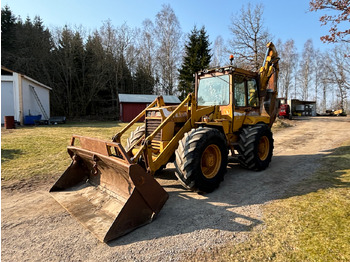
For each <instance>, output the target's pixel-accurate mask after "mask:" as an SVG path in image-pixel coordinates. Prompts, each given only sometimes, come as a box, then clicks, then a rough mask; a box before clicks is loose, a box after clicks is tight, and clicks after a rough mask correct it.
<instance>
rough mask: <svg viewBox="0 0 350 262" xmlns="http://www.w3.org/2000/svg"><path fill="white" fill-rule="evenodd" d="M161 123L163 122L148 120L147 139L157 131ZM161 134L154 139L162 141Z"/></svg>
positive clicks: (160, 120)
mask: <svg viewBox="0 0 350 262" xmlns="http://www.w3.org/2000/svg"><path fill="white" fill-rule="evenodd" d="M161 122H162V119H155V118H147V119H146V137H148V136H149V135H150V134H152V133H153V131H154V130H156V128H157V127H158V126H159V125H160V123H161ZM161 133H162V131H159V132H158V134H157V135H156V136H155V137H154V140H158V141H161Z"/></svg>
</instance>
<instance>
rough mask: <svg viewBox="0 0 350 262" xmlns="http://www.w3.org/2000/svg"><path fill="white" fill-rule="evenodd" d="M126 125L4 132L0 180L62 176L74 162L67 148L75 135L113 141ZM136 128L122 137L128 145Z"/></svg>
mask: <svg viewBox="0 0 350 262" xmlns="http://www.w3.org/2000/svg"><path fill="white" fill-rule="evenodd" d="M125 125H126V124H124V123H116V122H89V123H69V124H63V125H50V126H34V127H19V128H17V129H11V130H6V129H4V128H2V129H1V179H2V180H14V179H18V180H21V179H28V178H32V177H43V178H44V177H46V176H52V175H55V174H62V173H63V171H64V170H65V169H66V168H67V167H68V165H69V164H70V162H71V160H70V157H69V155H68V153H67V150H66V147H67V145H69V142H70V139H71V136H72V135H73V134H76V135H83V136H89V137H96V138H100V139H105V140H108V141H111V138H112V136H113V135H114V134H115V133H117V132H118V130H121V129H122V128H123V127H124V126H125ZM139 125H141V124H139V123H138V124H135V125H134V126H133V127H132V129H130V130H128V132H127V133H126V134H125V135H123V137H122V143H125V141H126V139H127V138H128V136H129V134H130V132H131V131H132V130H133V129H134V128H136V127H137V126H139Z"/></svg>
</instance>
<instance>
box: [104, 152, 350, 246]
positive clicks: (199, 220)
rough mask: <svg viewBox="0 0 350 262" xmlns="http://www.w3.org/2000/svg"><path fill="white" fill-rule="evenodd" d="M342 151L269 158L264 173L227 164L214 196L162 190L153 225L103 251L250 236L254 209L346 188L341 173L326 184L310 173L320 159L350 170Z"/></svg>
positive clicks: (257, 219)
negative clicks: (210, 235)
mask: <svg viewBox="0 0 350 262" xmlns="http://www.w3.org/2000/svg"><path fill="white" fill-rule="evenodd" d="M344 150H347V152H350V147H341V148H337V149H332V150H329V151H328V152H324V153H325V154H317V155H293V156H275V157H273V160H272V162H271V164H270V167H269V168H268V169H266V170H264V171H261V172H255V171H249V170H246V169H243V168H241V167H240V166H239V165H238V164H235V163H230V164H229V166H228V172H227V174H226V176H225V181H223V182H222V183H221V185H220V187H219V188H218V189H217V190H216V191H214V192H213V193H210V194H206V195H198V194H196V193H193V192H190V191H187V190H185V189H183V188H182V187H181V186H180V184H176V185H170V186H166V185H165V186H164V188H165V189H166V190H167V191H168V192H169V195H170V198H169V200H168V202H167V203H166V204H165V206H164V208H163V209H162V211H161V212H160V214H159V216H158V217H157V219H156V220H155V221H154V222H152V223H151V224H148V225H146V226H144V227H141V228H139V229H137V230H135V231H133V232H131V233H129V234H127V235H125V236H123V237H121V238H119V239H117V240H115V241H112V242H110V243H109V246H111V247H113V246H120V245H127V244H130V243H135V242H140V241H152V239H157V238H162V237H167V236H176V235H181V234H187V233H192V232H195V231H201V230H205V229H212V230H213V232H220V230H223V231H229V232H232V235H233V237H234V234H235V232H243V231H250V230H251V229H252V228H253V227H255V226H257V225H259V224H262V223H263V221H262V220H261V215H262V214H261V209H260V207H259V206H258V205H261V204H264V203H267V202H269V201H272V200H277V199H283V198H288V197H292V196H297V195H304V194H308V193H310V192H314V191H317V190H319V189H324V188H329V187H339V186H342V187H350V183H349V182H342V181H341V179H340V177H341V176H342V174H344V172H342V171H339V172H333V173H331V174H328V176H327V177H328V178H327V180H324V179H323V180H322V179H321V180H320V179H319V178H317V177H316V178H315V172H316V171H317V169H318V168H319V167H320V164H321V163H322V161H323V159H325V158H326V157H327V158H332V161H334V163H337V164H338V163H342V165H341V168H342V170H345V169H350V161H349V159H343V156H342V154H341V153H339V152H343V151H344ZM327 161H328V160H327ZM327 163H328V162H327ZM322 170H323V168H322ZM318 174H319V172H317V173H316V175H317V176H318ZM160 177H161V178H162V179H164V178H165V177H168V179H171V180H175V179H176V177H175V175H174V169H166V170H165V171H163V174H162V175H160ZM174 184H175V183H174ZM218 234H219V233H218ZM218 237H220V235H218ZM193 241H196V240H195V239H193ZM151 246H152V242H150V248H152V247H151Z"/></svg>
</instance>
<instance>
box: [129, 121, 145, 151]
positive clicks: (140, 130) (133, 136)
mask: <svg viewBox="0 0 350 262" xmlns="http://www.w3.org/2000/svg"><path fill="white" fill-rule="evenodd" d="M145 132H146V126H145V125H142V126H138V127H137V128H136V129H135V130H134V131H132V132H131V133H130V136H129V137H128V139H127V141H126V147H125V151H128V150H129V149H130V148H131V147H132V146H133V145H134V143H136V142H137V141H138V140H139V139H140V138H141V137H142V136H143V135H144V134H145Z"/></svg>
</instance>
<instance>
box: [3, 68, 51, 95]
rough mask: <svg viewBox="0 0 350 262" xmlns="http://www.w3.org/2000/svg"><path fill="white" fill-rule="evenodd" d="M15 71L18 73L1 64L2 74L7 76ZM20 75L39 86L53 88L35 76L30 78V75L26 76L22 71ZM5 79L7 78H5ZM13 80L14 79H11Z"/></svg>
mask: <svg viewBox="0 0 350 262" xmlns="http://www.w3.org/2000/svg"><path fill="white" fill-rule="evenodd" d="M14 73H16V72H15V71H12V70H10V69H8V68H6V67H4V66H1V76H3V75H6V76H12V75H13V74H14ZM17 74H18V75H20V76H21V77H23V78H25V79H27V80H28V81H30V82H32V83H34V84H37V85H38V86H41V87H44V88H46V89H48V90H52V88H51V87H49V86H47V85H44V84H43V83H40V82H39V81H36V80H35V79H33V78H30V77H29V76H26V75H23V74H20V73H17ZM4 79H5V78H4ZM10 79H11V78H8V79H6V80H5V81H9V80H10ZM1 80H3V78H1ZM11 81H12V79H11Z"/></svg>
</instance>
